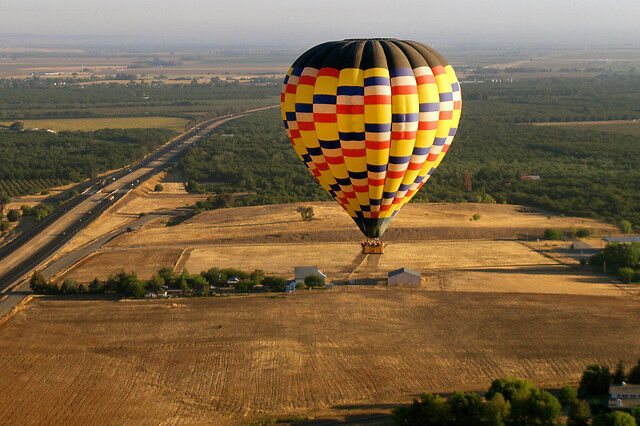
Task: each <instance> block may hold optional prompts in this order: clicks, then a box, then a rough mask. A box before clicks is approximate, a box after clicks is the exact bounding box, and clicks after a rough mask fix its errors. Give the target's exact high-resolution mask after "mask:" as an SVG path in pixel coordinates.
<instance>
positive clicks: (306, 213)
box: [298, 207, 315, 221]
mask: <svg viewBox="0 0 640 426" xmlns="http://www.w3.org/2000/svg"><path fill="white" fill-rule="evenodd" d="M298 213H300V216H301V217H302V220H304V221H311V220H313V218H314V216H315V215H314V212H313V207H298Z"/></svg>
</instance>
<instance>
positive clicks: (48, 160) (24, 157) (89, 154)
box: [0, 129, 176, 196]
mask: <svg viewBox="0 0 640 426" xmlns="http://www.w3.org/2000/svg"><path fill="white" fill-rule="evenodd" d="M175 135H176V132H175V131H174V130H171V129H102V130H97V131H94V132H79V131H78V132H60V133H58V134H51V133H43V132H23V133H12V132H5V133H3V135H2V143H1V144H0V158H2V160H3V161H0V182H2V181H12V180H13V181H15V180H18V181H19V180H34V179H55V180H56V182H77V181H79V180H82V179H85V178H89V177H95V176H96V175H97V174H99V173H101V172H104V171H106V170H111V169H116V168H119V167H123V166H125V165H127V164H129V163H131V162H132V161H134V160H138V159H140V158H142V157H143V156H145V155H146V154H148V153H149V152H151V151H152V150H153V149H155V148H156V147H157V146H159V145H161V144H163V143H165V142H166V141H167V140H169V139H171V138H172V137H174V136H175ZM42 189H44V188H38V190H42ZM23 191H24V188H23V189H22V190H21V188H14V192H13V193H7V194H6V195H12V196H15V195H22V194H23V193H24V192H23Z"/></svg>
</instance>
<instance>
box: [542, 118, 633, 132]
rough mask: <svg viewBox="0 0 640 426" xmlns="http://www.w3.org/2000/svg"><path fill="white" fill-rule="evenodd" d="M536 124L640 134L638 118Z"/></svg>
mask: <svg viewBox="0 0 640 426" xmlns="http://www.w3.org/2000/svg"><path fill="white" fill-rule="evenodd" d="M535 125H536V126H559V127H560V126H561V127H570V128H573V129H577V130H596V131H601V132H612V133H623V134H628V135H634V136H640V121H638V120H611V121H575V122H571V121H567V122H556V123H553V122H549V123H535Z"/></svg>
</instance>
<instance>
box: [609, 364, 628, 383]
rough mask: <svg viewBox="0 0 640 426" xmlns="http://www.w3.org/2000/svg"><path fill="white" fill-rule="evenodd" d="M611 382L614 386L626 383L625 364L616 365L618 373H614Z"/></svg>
mask: <svg viewBox="0 0 640 426" xmlns="http://www.w3.org/2000/svg"><path fill="white" fill-rule="evenodd" d="M611 380H612V383H613V384H614V385H620V384H622V382H624V381H625V374H624V362H622V361H618V363H617V364H616V371H614V373H613V378H612V379H611Z"/></svg>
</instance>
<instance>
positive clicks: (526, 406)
mask: <svg viewBox="0 0 640 426" xmlns="http://www.w3.org/2000/svg"><path fill="white" fill-rule="evenodd" d="M561 411H562V406H561V405H560V402H558V400H557V399H556V397H554V396H553V395H551V394H550V393H549V392H547V391H544V390H540V389H537V388H533V389H531V391H530V392H529V393H528V394H523V393H519V394H516V395H515V397H514V398H513V400H512V401H511V416H510V422H511V423H512V424H517V425H554V424H557V420H558V418H559V417H560V413H561Z"/></svg>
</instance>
